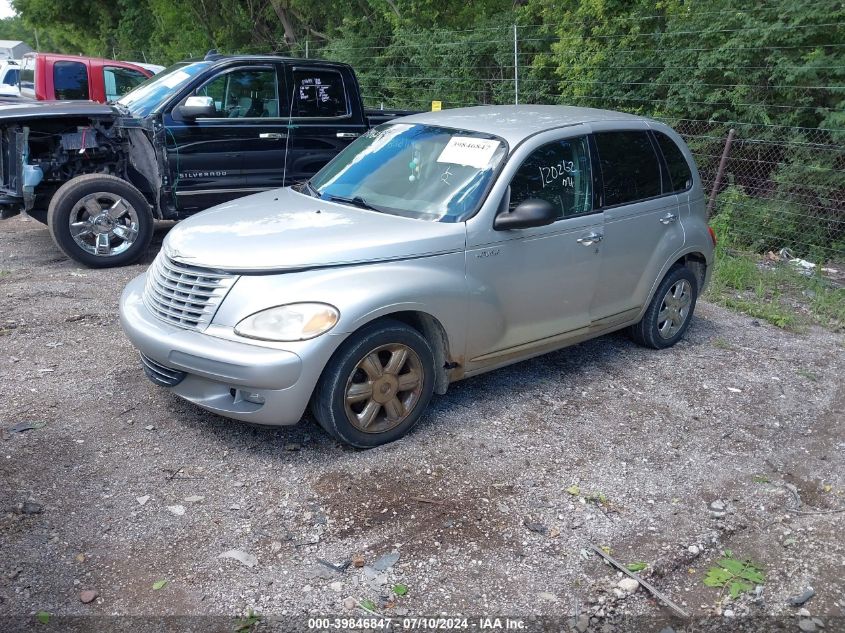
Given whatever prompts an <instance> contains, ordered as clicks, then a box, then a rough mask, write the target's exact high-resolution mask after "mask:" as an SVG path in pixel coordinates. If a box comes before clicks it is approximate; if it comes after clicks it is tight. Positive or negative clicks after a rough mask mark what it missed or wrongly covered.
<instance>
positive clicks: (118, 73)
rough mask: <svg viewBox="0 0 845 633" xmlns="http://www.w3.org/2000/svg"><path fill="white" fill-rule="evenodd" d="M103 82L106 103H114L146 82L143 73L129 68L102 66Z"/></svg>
mask: <svg viewBox="0 0 845 633" xmlns="http://www.w3.org/2000/svg"><path fill="white" fill-rule="evenodd" d="M103 80H104V82H105V86H106V101H114V100H115V99H119V98H120V97H122V96H123V95H125V94H126V93H127V92H129V91H130V90H132V89H134V88H137V87H138V86H140V85H141V84H142V83H144V82H145V81H146V80H147V77H146V75H144V73H141V72H138V71H137V70H132V69H131V68H119V67H117V66H103Z"/></svg>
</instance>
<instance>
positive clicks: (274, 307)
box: [120, 106, 715, 447]
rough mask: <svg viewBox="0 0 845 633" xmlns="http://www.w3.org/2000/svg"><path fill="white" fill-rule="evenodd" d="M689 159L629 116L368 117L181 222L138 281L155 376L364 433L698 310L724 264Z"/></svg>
mask: <svg viewBox="0 0 845 633" xmlns="http://www.w3.org/2000/svg"><path fill="white" fill-rule="evenodd" d="M714 244H715V237H714V236H713V233H712V231H710V230H709V228H708V226H707V223H706V213H705V202H704V195H703V192H702V187H701V181H700V179H699V175H698V172H697V170H696V167H695V163H694V161H693V159H692V157H691V155H690V153H689V150H688V149H687V147H686V145H685V144H684V142H683V141H682V140H681V139H680V137H679V136H678V135H677V134H676V133H675V132H673V131H672V130H671V129H670V128H669V127H667V126H666V125H663V124H661V123H658V122H655V121H651V120H647V119H644V118H640V117H636V116H632V115H627V114H623V113H618V112H610V111H604V110H594V109H586V108H570V107H560V106H488V107H478V108H467V109H457V110H449V111H443V112H431V113H425V114H419V115H414V116H411V117H406V118H403V119H399V120H397V121H396V122H392V123H388V124H385V125H383V126H380V127H379V128H376V129H375V130H371V131H370V132H368V133H367V134H366V135H364V136H363V137H361V138H359V139H358V140H356V141H355V142H354V143H353V144H352V145H350V146H349V147H348V148H347V149H346V150H344V151H343V152H342V153H341V154H340V155H339V156H338V157H337V158H335V159H334V160H333V161H332V162H331V163H329V164H328V165H327V166H326V167H325V168H323V169H322V170H321V171H320V172H319V173H318V174H317V175H316V176H315V177H314V178H313V179H312V180H311V181H310V182H309V183H306V184H303V185H300V186H297V187H289V188H285V189H278V190H274V191H269V192H265V193H261V194H258V195H254V196H251V197H248V198H242V199H239V200H237V201H234V202H231V203H228V204H225V205H221V206H219V207H216V208H213V209H210V210H208V211H205V212H203V213H200V214H198V215H196V216H194V217H192V218H190V219H188V220H186V221H184V222H182V223H180V224H179V225H178V226H176V227H175V228H174V229H173V230H172V231H171V232H170V234H169V235H168V236H167V239H166V240H165V243H164V245H163V248H162V251H161V253H160V254H159V256H158V257H157V259H156V260H155V262H154V263H153V265H152V266H151V267H150V269H149V270H148V271H147V273H146V274H144V275H141V276H140V277H138V278H137V279H135V280H134V281H132V282H131V283H130V284H129V285H128V286H127V288H126V290H125V291H124V293H123V296H122V299H121V305H120V311H121V322H122V325H123V328H124V330H125V331H126V333H127V335H128V336H129V338H130V340H131V341H132V343H133V344H134V345H135V346H136V347H137V348H138V349H139V350H140V352H141V359H142V361H143V365H144V369H145V371H146V373H147V376H148V377H149V378H150V379H151V380H152V381H153V382H155V383H156V384H159V385H161V386H163V387H166V388H168V389H170V390H171V391H173V392H174V393H176V394H177V395H179V396H181V397H183V398H185V399H187V400H189V401H191V402H193V403H195V404H197V405H199V406H201V407H204V408H205V409H208V410H209V411H213V412H215V413H218V414H220V415H223V416H227V417H230V418H235V419H238V420H244V421H247V422H254V423H259V424H274V425H284V424H294V423H296V422H297V421H299V420H300V419H301V418H302V416H303V414H304V413H305V411H306V409H307V408H308V407H309V404H310V407H311V410H312V412H313V414H314V416H315V417H316V419H317V420H318V421H319V423H320V424H321V425H322V426H323V428H324V429H326V431H328V432H329V433H330V434H332V435H334V436H335V437H337V438H339V439H340V440H342V441H344V442H346V443H349V444H351V445H354V446H358V447H371V446H376V445H379V444H383V443H385V442H390V441H392V440H395V439H397V438H399V437H401V436H403V435H404V434H405V433H407V432H408V431H409V430H410V429H411V428H412V427H413V426H414V424H415V423H416V422H417V421H418V420H419V419H420V417H421V416H422V415H423V412H424V411H425V409H426V406H427V404H428V402H429V400H430V398H431V397H432V394H433V393H438V394H443V393H445V392H446V390H447V387H448V385H449V383H450V382H452V381H455V380H459V379H461V378H464V377H467V376H472V375H476V374H480V373H482V372H486V371H490V370H492V369H496V368H498V367H502V366H504V365H508V364H510V363H514V362H517V361H520V360H523V359H526V358H529V357H532V356H536V355H539V354H542V353H545V352H548V351H551V350H555V349H559V348H562V347H565V346H568V345H572V344H574V343H577V342H579V341H583V340H585V339H588V338H592V337H596V336H599V335H601V334H605V333H607V332H611V331H613V330H618V329H621V328H629V330H630V332H631V334H632V336H633V338H634V339H635V340H636V341H638V342H639V343H642V344H644V345H647V346H649V347H652V348H658V349H659V348H665V347H669V346H671V345H673V344H674V343H676V342H677V341H678V340H679V339H680V338H681V337H682V336H683V334H684V332H685V331H686V329H687V327H688V326H689V324H690V320H691V318H692V315H693V311H694V309H695V303H696V299H697V297H698V296H699V294H700V292H701V291H702V289H703V288H704V286H705V284H706V282H707V279H708V278H709V275H710V271H711V268H712V263H713V250H714Z"/></svg>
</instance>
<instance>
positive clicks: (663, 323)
mask: <svg viewBox="0 0 845 633" xmlns="http://www.w3.org/2000/svg"><path fill="white" fill-rule="evenodd" d="M697 300H698V281H697V279H696V277H695V275H694V274H693V273H692V271H691V270H690V269H689V268H687V267H685V266H677V267H675V268H672V269H671V270H670V271H669V272H668V273H666V276H665V277H664V278H663V281H661V282H660V285H659V286H658V287H657V290H656V291H655V293H654V297H652V299H651V303H650V304H649V305H648V309H647V310H646V311H645V314H644V315H643V318H642V319H641V320H640V322H639V323H636V324H634V325H632V326H631V328H630V330H629V334H630V335H631V338H632V339H634V341H635V342H637V343H639V344H640V345H643V346H645V347H651V348H652V349H663V348H666V347H671V346H672V345H674V344H675V343H677V342H678V341H680V340H681V337H683V335H684V332H686V331H687V328H688V327H689V324H690V321H691V320H692V314H693V312H694V311H695V303H696V301H697ZM667 301H668V302H669V303H668V305H667ZM667 311H668V312H667Z"/></svg>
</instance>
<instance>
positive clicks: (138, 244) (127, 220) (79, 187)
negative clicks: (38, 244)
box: [47, 174, 154, 268]
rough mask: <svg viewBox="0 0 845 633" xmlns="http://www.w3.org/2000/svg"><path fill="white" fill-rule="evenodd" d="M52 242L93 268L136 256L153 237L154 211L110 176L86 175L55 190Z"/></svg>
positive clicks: (49, 215) (128, 261)
mask: <svg viewBox="0 0 845 633" xmlns="http://www.w3.org/2000/svg"><path fill="white" fill-rule="evenodd" d="M47 224H48V226H49V227H50V234H51V235H52V236H53V240H54V241H55V242H56V245H57V246H58V247H59V248H60V249H62V251H64V253H65V254H66V255H67V256H68V257H70V258H72V259H75V260H76V261H78V262H80V263H82V264H85V265H86V266H90V267H92V268H107V267H111V266H124V265H126V264H131V263H132V262H134V261H136V260H137V259H139V258H140V257H141V256H142V255H143V254H144V253H145V252H146V250H147V247H148V246H149V245H150V241H151V240H152V237H153V224H154V221H153V213H152V209H150V205H149V203H148V202H147V200H146V199H145V198H144V196H143V194H142V193H141V192H140V191H138V190H137V189H136V188H135V187H133V186H132V185H131V184H130V183H128V182H126V181H125V180H122V179H120V178H117V177H115V176H110V175H108V174H87V175H85V176H77V177H76V178H74V179H73V180H69V181H68V182H66V183H65V184H63V185H62V186H61V187H59V189H58V191H56V193H55V195H54V196H53V199H52V200H51V201H50V208H49V209H48V211H47Z"/></svg>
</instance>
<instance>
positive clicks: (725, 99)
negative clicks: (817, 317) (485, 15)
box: [309, 23, 845, 262]
mask: <svg viewBox="0 0 845 633" xmlns="http://www.w3.org/2000/svg"><path fill="white" fill-rule="evenodd" d="M653 27H654V25H651V24H650V25H649V28H652V30H653ZM620 28H621V27H620ZM754 28H757V27H748V28H746V29H743V28H737V29H731V30H730V32H729V33H727V35H728V36H731V37H733V38H734V40H731V42H732V43H728V45H727V46H724V45H723V47H722V49H718V50H717V47H716V46H715V45H713V44H711V43H709V42H710V41H711V40H712V39H713V37H712V36H708V37H698V36H699V35H700V34H696V33H694V32H692V31H681V32H678V33H665V32H664V33H660V35H659V38H658V40H655V39H654V37H651V36H650V37H649V38H648V40H647V42H646V41H643V42H640V41H638V39H637V38H640V37H642V38H645V37H646V36H649V33H650V32H649V30H648V29H647V28H643V29H642V30H643V31H644V33H642V34H640V33H636V34H635V35H634V36H631V35H630V33H628V31H630V30H631V29H630V25H627V26H626V27H625V30H626V32H625V33H620V34H619V35H618V36H617V35H614V34H613V33H612V32H611V33H609V34H605V35H602V36H601V38H600V39H599V40H598V42H596V41H595V40H593V41H592V42H587V43H586V44H585V42H583V41H580V42H579V41H574V40H572V39H565V38H561V37H558V36H556V35H555V34H554V33H550V30H551V29H550V27H549V26H548V25H525V26H514V25H507V24H498V25H491V26H481V27H479V28H477V29H473V30H467V31H442V32H439V31H427V32H425V33H414V32H409V33H404V34H400V36H396V35H394V37H393V38H392V39H391V40H390V41H389V42H386V43H380V42H379V41H378V39H377V38H374V41H373V43H372V45H369V46H360V45H356V46H345V45H344V43H343V42H342V41H341V42H333V43H330V44H328V45H325V46H322V47H320V48H318V47H316V46H315V45H313V44H312V45H311V46H310V49H309V54H310V56H311V57H317V58H325V59H334V60H340V61H346V62H348V63H350V64H352V65H353V67H354V68H355V70H356V72H357V73H358V77H359V81H360V83H361V88H362V93H363V95H364V97H365V102H366V104H367V106H369V107H373V108H379V107H385V108H406V109H418V110H422V109H429V108H430V107H431V102H432V101H441V102H442V107H443V108H449V107H461V106H471V105H481V104H511V103H516V102H518V103H546V104H567V105H581V106H590V107H599V108H606V109H613V110H622V111H628V112H633V113H637V114H643V115H646V116H651V117H654V118H657V119H660V120H663V121H665V122H666V123H668V124H670V125H672V126H673V127H674V128H675V129H676V130H677V131H678V132H679V133H680V134H681V135H682V136H683V137H684V138H685V139H686V141H687V143H688V144H689V146H690V149H691V150H692V152H693V154H694V156H695V158H696V161H697V163H698V167H699V170H700V172H701V176H702V179H703V182H704V185H705V188H706V194H707V195H710V193H711V190H712V188H713V185H714V178H715V174H716V171H717V167H718V164H719V160H720V158H721V156H722V152H723V150H724V147H725V141H726V138H727V135H728V131H729V130H730V129H732V128H733V129H734V130H735V139H734V142H733V144H732V147H731V150H730V154H729V156H728V161H727V167H726V170H725V175H724V178H723V180H722V182H721V183H720V184H719V187H718V197H717V198H716V204H715V207H714V213H715V214H716V215H717V216H719V215H720V216H722V217H721V218H720V219H719V224H720V226H721V227H723V231H724V227H728V233H729V234H728V235H723V236H722V237H723V239H726V240H729V241H730V243H731V244H733V245H735V246H737V247H739V248H748V249H754V250H755V251H757V252H767V251H781V250H782V249H784V248H787V249H789V252H791V253H793V254H794V255H795V256H801V257H806V258H811V259H814V260H817V261H825V260H828V261H829V260H834V261H839V262H842V261H845V129H840V128H837V127H835V126H832V125H831V123H830V121H831V120H833V121H837V120H838V121H840V122H841V126H842V127H845V117H839V119H836V117H835V115H836V113H837V109H838V111H840V112H841V110H842V109H843V106H845V85H843V84H842V83H841V82H840V83H837V82H836V81H835V80H834V81H831V76H833V77H834V79H835V77H839V76H842V72H843V70H845V62H843V61H842V59H843V58H842V57H838V58H836V59H838V60H839V61H836V59H834V60H833V62H830V61H827V60H828V58H829V57H830V55H828V54H829V53H831V52H834V53H839V49H840V48H845V45H843V44H842V43H841V42H831V41H830V34H831V33H832V32H834V31H832V30H831V25H830V24H825V23H822V24H815V25H814V24H809V25H803V26H802V27H800V28H803V29H804V31H803V32H802V34H803V35H805V36H806V37H805V39H804V40H801V41H802V42H804V41H808V42H809V43H807V44H796V45H794V46H785V45H783V44H782V42H780V40H779V39H778V38H777V37H774V38H772V37H769V39H772V41H773V42H774V43H773V44H772V45H771V46H756V47H754V46H750V45H748V46H746V45H743V44H742V41H741V39H740V40H739V43H736V42H737V39H736V38H742V37H744V36H747V35H750V34H753V33H750V32H751V31H753V29H754ZM773 28H774V29H775V34H776V35H777V33H779V32H780V31H782V32H784V33H787V32H788V31H789V29H791V28H794V27H790V26H788V25H782V26H781V27H773ZM778 28H780V31H778V30H777V29H778ZM744 31H748V32H744ZM622 38H624V41H617V40H622ZM806 38H810V39H809V40H807V39H806ZM585 46H586V47H587V48H590V47H592V48H591V49H590V50H589V55H590V60H589V64H591V65H590V66H589V67H588V70H589V71H591V72H592V74H593V75H594V76H595V78H584V77H585V76H587V77H590V72H584V68H585V63H583V62H582V61H581V60H580V59H579V54H580V53H579V51H580V50H581V48H582V47H585ZM667 51H671V53H672V54H673V55H674V56H675V58H674V65H671V66H667V64H666V62H665V61H664V60H662V58H661V56H662V55H664V54H665V53H666V52H667ZM714 51H716V52H718V53H724V52H725V51H727V53H728V55H729V57H728V58H725V57H724V55H722V57H720V58H719V59H720V60H721V61H720V62H719V65H714V64H713V63H712V62H711V63H710V65H709V66H708V68H707V72H708V73H711V74H712V73H716V75H717V76H723V77H724V79H721V80H719V79H710V80H707V81H706V82H705V81H702V80H701V79H700V78H696V77H695V75H696V73H698V74H700V72H699V71H700V69H699V66H700V65H701V62H700V59H701V57H702V56H706V55H710V54H716V53H714ZM819 51H821V52H822V53H824V54H825V55H827V57H825V58H824V59H821V57H820V54H819ZM679 56H680V57H679ZM734 58H735V59H734ZM773 59H774V60H777V61H776V62H773V61H772V60H773ZM804 59H807V60H810V59H814V61H813V62H810V61H807V62H806V63H808V64H809V63H812V64H813V65H814V66H813V72H812V73H809V74H808V73H803V74H802V72H801V71H802V69H803V68H804V66H803V64H804V62H803V61H802V60H804ZM679 60H680V61H679ZM759 60H762V61H759ZM681 62H683V63H681ZM567 64H569V66H566V65H567ZM567 68H572V69H573V73H572V74H573V76H575V77H581V78H580V79H570V78H568V77H567V72H566V70H567ZM576 70H577V72H574V71H576ZM784 73H787V74H789V73H792V75H790V77H791V79H786V78H783V79H781V78H780V76H783V75H784ZM837 73H838V74H837ZM687 75H689V76H687ZM708 76H709V75H708ZM761 77H763V78H766V79H765V81H764V80H761ZM743 81H745V82H747V83H743ZM837 104H838V105H837ZM690 115H692V116H691V117H690ZM687 117H690V118H687ZM772 121H786V122H789V123H792V122H795V123H799V122H800V123H802V124H801V125H778V124H774V123H772ZM805 122H806V123H805ZM808 123H809V125H808Z"/></svg>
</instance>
